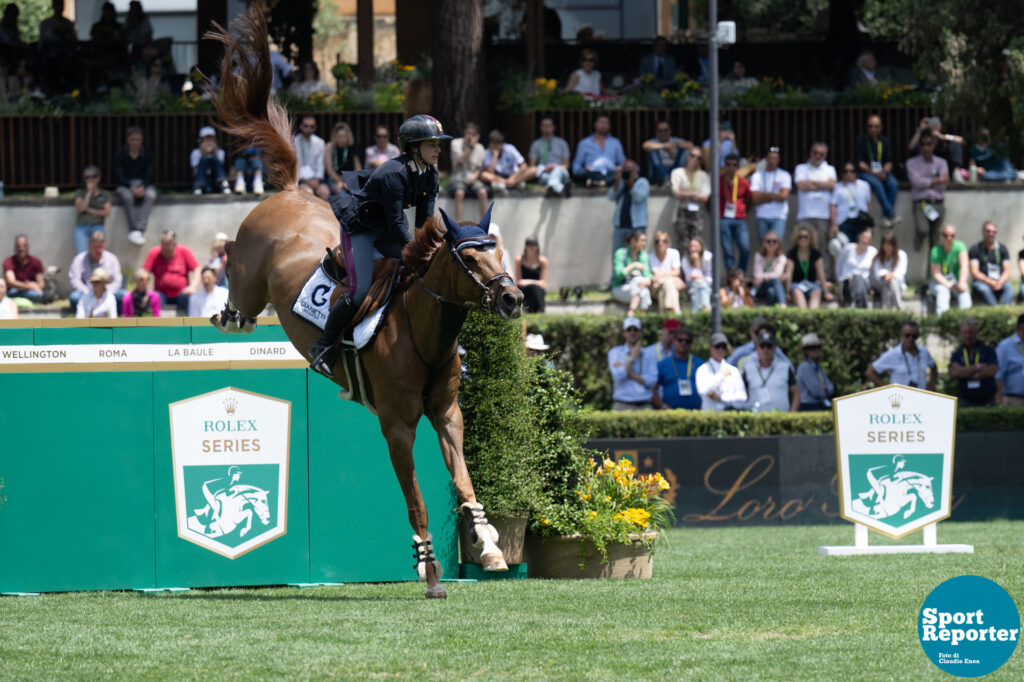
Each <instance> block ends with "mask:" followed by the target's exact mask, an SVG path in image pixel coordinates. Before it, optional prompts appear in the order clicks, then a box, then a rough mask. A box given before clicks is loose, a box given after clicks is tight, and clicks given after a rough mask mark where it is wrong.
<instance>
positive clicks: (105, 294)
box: [75, 268, 117, 320]
mask: <svg viewBox="0 0 1024 682" xmlns="http://www.w3.org/2000/svg"><path fill="white" fill-rule="evenodd" d="M89 285H90V289H89V291H88V292H86V294H85V295H84V296H82V298H81V299H80V300H79V301H78V307H77V312H76V313H75V317H77V318H78V319H80V320H81V319H92V318H100V317H105V318H111V319H112V318H116V317H117V299H116V298H114V294H113V292H112V291H110V288H109V285H110V275H108V274H107V271H106V270H104V269H103V268H96V269H95V270H93V271H92V275H91V276H90V277H89Z"/></svg>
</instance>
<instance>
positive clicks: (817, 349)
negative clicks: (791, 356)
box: [796, 332, 836, 412]
mask: <svg viewBox="0 0 1024 682" xmlns="http://www.w3.org/2000/svg"><path fill="white" fill-rule="evenodd" d="M800 350H801V351H802V352H803V354H804V359H803V361H802V362H801V363H800V364H799V365H797V368H796V386H797V388H798V389H800V411H801V412H812V411H815V410H827V409H829V408H830V407H832V400H831V398H832V396H833V395H834V394H835V392H836V387H835V384H833V383H832V380H831V379H829V378H828V375H827V374H825V370H824V369H823V368H822V366H821V339H819V338H818V335H817V334H815V333H813V332H812V333H810V334H804V335H803V337H802V338H801V339H800Z"/></svg>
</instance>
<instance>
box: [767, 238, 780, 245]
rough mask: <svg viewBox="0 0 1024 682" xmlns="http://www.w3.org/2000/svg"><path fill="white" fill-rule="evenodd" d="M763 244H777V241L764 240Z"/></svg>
mask: <svg viewBox="0 0 1024 682" xmlns="http://www.w3.org/2000/svg"><path fill="white" fill-rule="evenodd" d="M764 243H765V244H778V243H779V240H778V239H765V240H764Z"/></svg>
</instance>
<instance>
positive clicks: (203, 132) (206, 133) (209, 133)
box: [199, 126, 217, 137]
mask: <svg viewBox="0 0 1024 682" xmlns="http://www.w3.org/2000/svg"><path fill="white" fill-rule="evenodd" d="M216 136H217V131H216V130H214V129H213V126H203V127H202V128H200V129H199V137H216Z"/></svg>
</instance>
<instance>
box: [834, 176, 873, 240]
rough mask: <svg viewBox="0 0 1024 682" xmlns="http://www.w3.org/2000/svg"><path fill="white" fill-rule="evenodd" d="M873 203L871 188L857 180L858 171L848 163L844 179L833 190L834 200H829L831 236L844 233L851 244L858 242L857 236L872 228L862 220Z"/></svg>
mask: <svg viewBox="0 0 1024 682" xmlns="http://www.w3.org/2000/svg"><path fill="white" fill-rule="evenodd" d="M870 201H871V186H870V185H869V184H868V183H866V182H864V181H863V180H860V179H858V178H857V169H856V167H854V165H853V162H851V161H847V162H846V163H845V164H843V177H842V179H841V180H840V181H839V182H837V183H836V186H835V187H834V188H833V189H832V198H831V199H830V200H829V204H830V206H829V220H830V221H831V223H832V231H831V233H830V234H831V235H832V236H833V237H834V236H835V235H836V233H837V232H842V233H843V234H845V235H846V238H847V239H849V240H850V241H851V242H854V241H857V235H858V234H860V231H861V230H862V229H864V228H865V227H872V226H873V225H874V221H873V220H871V221H870V222H871V224H870V225H869V224H867V222H868V221H866V220H863V219H862V218H861V216H862V215H864V216H866V215H867V212H868V203H869V202H870Z"/></svg>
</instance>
